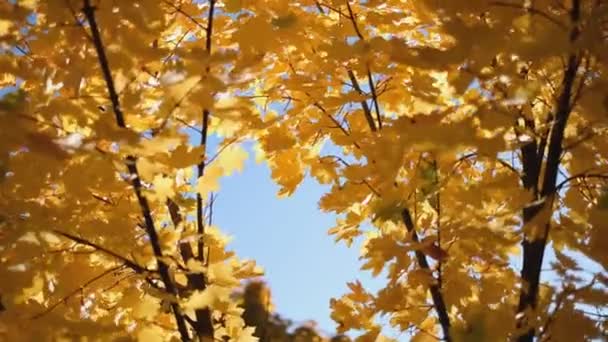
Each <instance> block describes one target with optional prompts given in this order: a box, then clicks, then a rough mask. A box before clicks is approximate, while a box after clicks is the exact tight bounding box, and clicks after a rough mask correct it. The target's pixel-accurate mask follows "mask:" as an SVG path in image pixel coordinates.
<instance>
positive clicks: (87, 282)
mask: <svg viewBox="0 0 608 342" xmlns="http://www.w3.org/2000/svg"><path fill="white" fill-rule="evenodd" d="M123 267H125V265H119V266H116V267H112V268H110V269H107V270H105V271H103V272H102V273H100V274H98V275H96V276H94V277H93V278H91V279H89V280H87V281H86V282H85V283H84V284H82V285H80V286H79V287H78V288H76V289H74V290H73V291H71V292H70V293H68V294H67V295H65V296H64V297H63V298H61V300H59V301H57V302H55V303H54V304H53V305H51V306H49V307H48V308H46V310H44V311H42V312H40V313H37V314H36V315H34V316H32V317H31V318H30V319H32V320H34V319H38V318H41V317H42V316H45V315H47V314H49V313H50V312H51V311H53V310H55V309H56V308H57V307H58V306H59V305H61V304H65V303H66V302H67V301H68V299H70V297H72V296H74V295H76V294H78V293H79V292H82V291H83V289H84V288H85V287H87V286H89V285H91V284H92V283H94V282H96V281H98V280H99V279H101V278H103V277H105V276H106V275H108V274H110V273H112V272H115V271H118V270H119V269H121V268H123Z"/></svg>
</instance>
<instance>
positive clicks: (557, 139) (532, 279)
mask: <svg viewBox="0 0 608 342" xmlns="http://www.w3.org/2000/svg"><path fill="white" fill-rule="evenodd" d="M580 6H581V4H580V0H573V1H572V8H571V10H570V19H571V22H572V24H573V29H572V31H571V32H570V41H571V42H572V43H574V42H575V40H576V39H577V38H578V35H579V28H578V21H579V17H580V10H581V9H580ZM580 62H581V58H580V55H579V54H578V53H576V52H574V53H571V54H570V55H569V56H568V62H567V65H566V69H565V70H564V76H563V80H562V91H561V94H560V96H559V98H558V101H557V106H556V109H555V114H554V115H553V117H554V118H555V120H554V123H553V126H552V128H551V132H550V134H549V140H548V147H547V161H546V164H545V165H546V166H545V172H544V175H543V177H542V179H543V183H542V187H541V188H540V193H539V198H537V200H538V199H544V201H542V202H540V204H538V205H532V206H528V207H526V208H525V209H524V224H526V223H528V222H530V221H532V220H533V219H534V217H535V216H536V215H538V214H539V213H540V212H541V210H542V209H543V207H544V205H550V204H544V202H545V201H547V200H549V198H553V196H554V194H555V190H556V188H557V184H556V183H557V182H556V181H557V174H558V171H559V165H560V161H561V155H562V152H563V146H562V145H563V140H564V132H565V129H566V125H567V123H568V119H569V117H570V113H571V112H570V110H571V108H572V106H571V101H572V93H573V86H574V83H575V80H576V74H577V71H578V68H579V65H580ZM534 154H535V157H536V158H534V159H532V160H524V170H526V168H530V167H534V168H535V169H536V167H535V166H536V165H541V163H539V161H538V158H543V156H538V155H536V151H534ZM530 163H533V164H530ZM526 164H527V165H526ZM536 171H539V170H536ZM537 176H539V175H537ZM538 179H539V178H538V177H536V178H535V180H534V181H535V185H536V184H537V181H538ZM527 185H530V184H527ZM549 230H550V218H549V222H546V223H545V224H544V230H543V232H542V235H541V236H540V237H533V239H530V237H529V236H526V237H524V240H523V241H522V247H523V265H522V269H521V279H522V282H523V284H522V286H521V289H520V295H519V303H518V306H517V326H518V328H523V327H526V324H527V323H526V320H527V317H526V313H527V312H529V311H530V309H534V308H536V303H537V297H538V290H539V285H540V273H541V269H542V264H543V257H544V253H545V248H546V245H547V239H548V236H549ZM535 335H536V329H535V328H534V327H526V330H525V332H524V333H523V334H522V335H520V336H519V337H518V338H517V341H518V342H532V341H533V340H534V338H535Z"/></svg>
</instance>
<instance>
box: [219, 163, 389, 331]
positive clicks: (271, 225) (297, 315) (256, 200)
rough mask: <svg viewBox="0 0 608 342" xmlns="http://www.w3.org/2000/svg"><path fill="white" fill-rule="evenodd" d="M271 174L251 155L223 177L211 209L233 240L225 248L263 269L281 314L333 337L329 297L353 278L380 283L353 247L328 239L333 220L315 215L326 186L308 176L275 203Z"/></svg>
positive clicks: (334, 295) (223, 229) (342, 288)
mask: <svg viewBox="0 0 608 342" xmlns="http://www.w3.org/2000/svg"><path fill="white" fill-rule="evenodd" d="M277 190H278V186H276V185H275V184H274V183H273V181H272V179H271V177H270V170H269V169H268V167H267V166H266V165H265V164H257V163H256V162H255V161H254V158H253V156H252V155H251V156H250V158H249V160H248V161H247V163H246V165H245V170H244V172H243V173H240V174H236V175H232V176H230V177H226V178H224V179H223V180H222V182H221V189H220V192H219V195H218V198H217V201H216V204H215V206H214V213H213V218H214V224H216V225H218V226H219V228H220V229H221V230H222V231H223V232H225V233H227V234H229V235H231V236H232V237H233V240H232V243H231V244H230V245H229V248H230V249H232V250H234V251H236V252H237V254H238V255H239V257H241V258H251V259H255V260H256V261H257V263H258V264H259V265H261V266H262V267H264V269H265V271H266V274H265V277H264V278H265V280H266V281H267V283H268V284H269V285H270V287H271V290H272V297H273V302H274V304H275V308H276V310H277V312H278V313H279V314H281V315H282V316H283V317H285V318H288V319H292V320H294V321H295V322H296V323H297V322H303V321H306V320H310V319H313V320H315V321H316V322H317V323H318V324H319V327H320V328H321V330H322V331H324V332H326V333H333V332H334V331H335V325H334V323H333V321H332V320H331V319H330V317H329V314H330V309H329V300H330V298H331V297H339V296H341V295H342V294H344V293H346V292H347V286H346V283H347V282H349V281H353V280H355V279H359V280H361V281H362V282H363V283H364V284H366V285H375V286H376V287H377V286H378V285H379V283H380V280H379V279H372V278H371V276H370V274H369V273H368V272H361V271H360V270H359V266H360V262H359V261H358V256H359V248H357V247H356V246H353V247H352V248H347V247H346V246H345V245H344V244H343V243H340V244H336V243H334V241H333V238H332V237H330V236H328V235H327V230H328V229H329V228H330V227H332V226H333V225H334V223H335V216H334V215H332V214H326V213H323V212H321V211H319V209H318V206H317V202H318V200H319V198H320V197H321V195H322V194H323V193H324V191H325V189H324V188H323V187H322V186H320V185H318V184H317V183H316V182H315V181H314V180H311V179H307V180H305V181H304V182H303V183H302V185H301V186H300V187H299V188H298V190H297V191H296V192H295V194H294V195H292V196H291V197H287V198H278V197H277V195H276V193H277Z"/></svg>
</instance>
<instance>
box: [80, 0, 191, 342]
mask: <svg viewBox="0 0 608 342" xmlns="http://www.w3.org/2000/svg"><path fill="white" fill-rule="evenodd" d="M82 11H83V12H84V14H85V16H86V18H87V21H88V22H89V25H90V29H91V35H92V37H93V45H94V46H95V50H96V52H97V57H98V59H99V64H100V66H101V70H102V72H103V77H104V79H105V82H106V87H107V90H108V93H109V95H110V100H111V101H112V109H113V110H114V115H115V117H116V124H117V125H118V126H119V127H121V128H127V127H126V124H125V119H124V114H123V112H122V109H121V107H120V101H119V99H118V94H117V93H116V88H115V85H114V80H113V79H112V74H111V71H110V65H109V63H108V58H107V56H106V53H105V50H104V45H103V42H102V39H101V34H100V32H99V27H98V25H97V21H96V19H95V8H94V7H93V6H91V0H84V6H83V8H82ZM125 164H126V166H127V169H128V170H129V174H130V179H131V184H132V186H133V191H134V192H135V195H136V197H137V200H138V202H139V206H140V208H141V212H142V215H143V217H144V221H145V230H146V233H147V235H148V238H149V239H150V244H151V245H152V250H153V251H154V256H155V258H156V263H157V266H158V271H159V273H160V276H161V279H162V281H163V283H164V285H165V289H166V290H167V292H169V294H171V295H173V296H176V297H177V296H178V293H177V288H176V287H175V284H174V283H173V280H172V278H171V274H170V271H169V266H168V265H167V264H166V263H165V262H164V261H163V260H162V256H163V252H162V248H161V245H160V241H159V238H158V233H157V232H156V228H155V227H154V219H153V218H152V214H151V211H150V206H149V204H148V200H147V199H146V197H145V196H144V195H143V193H142V184H141V179H140V177H139V171H138V170H137V165H136V159H135V157H133V156H128V157H127V158H126V161H125ZM171 309H172V310H173V315H174V316H175V322H176V324H177V328H178V330H179V333H180V336H181V339H182V341H184V342H186V341H189V340H190V334H189V333H188V327H187V326H186V322H185V320H184V316H183V314H182V312H181V309H180V307H179V305H178V304H177V303H176V302H172V303H171Z"/></svg>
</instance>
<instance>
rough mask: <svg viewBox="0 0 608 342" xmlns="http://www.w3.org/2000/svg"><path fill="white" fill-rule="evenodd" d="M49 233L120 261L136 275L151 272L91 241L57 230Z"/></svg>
mask: <svg viewBox="0 0 608 342" xmlns="http://www.w3.org/2000/svg"><path fill="white" fill-rule="evenodd" d="M51 232H53V233H55V234H57V235H59V236H62V237H64V238H66V239H68V240H71V241H74V242H76V243H78V244H81V245H85V246H88V247H91V248H93V249H95V251H99V252H102V253H104V254H106V255H108V256H111V257H112V258H114V259H116V260H119V261H121V262H122V263H123V264H124V265H125V266H127V267H129V268H130V269H132V270H133V271H135V272H136V273H140V274H145V273H150V272H151V270H148V269H147V268H145V267H143V266H140V265H139V264H137V263H136V262H135V261H133V260H130V259H127V258H125V257H123V256H122V255H120V254H118V253H116V252H113V251H111V250H109V249H107V248H105V247H103V246H101V245H98V244H96V243H94V242H92V241H89V240H87V239H84V238H81V237H78V236H76V235H72V234H70V233H66V232H62V231H60V230H57V229H53V230H51Z"/></svg>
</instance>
